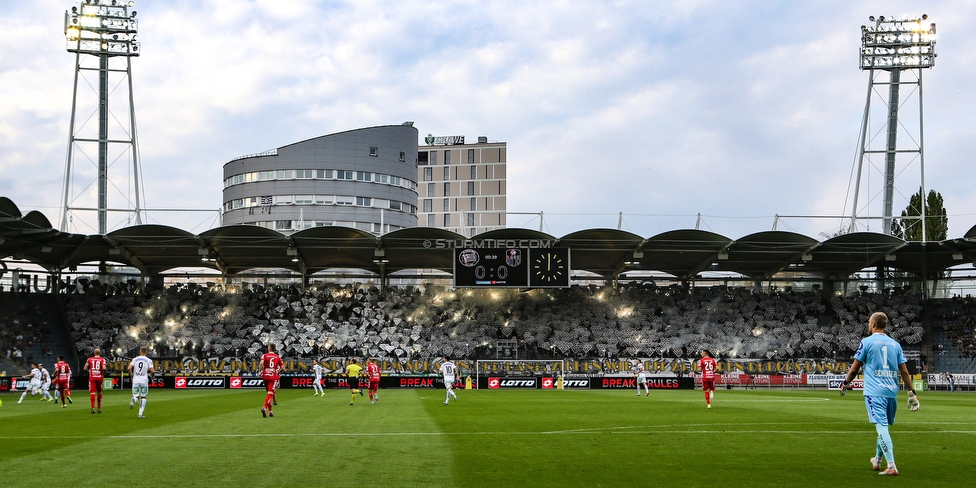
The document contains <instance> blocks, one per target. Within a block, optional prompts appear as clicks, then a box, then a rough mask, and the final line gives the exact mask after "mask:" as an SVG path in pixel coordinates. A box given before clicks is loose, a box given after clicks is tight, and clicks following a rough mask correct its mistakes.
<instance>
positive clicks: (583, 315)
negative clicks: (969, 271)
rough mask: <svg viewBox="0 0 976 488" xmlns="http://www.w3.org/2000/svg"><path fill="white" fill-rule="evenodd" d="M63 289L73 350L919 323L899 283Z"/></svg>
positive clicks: (907, 331) (198, 352) (380, 346)
mask: <svg viewBox="0 0 976 488" xmlns="http://www.w3.org/2000/svg"><path fill="white" fill-rule="evenodd" d="M69 291H70V293H68V294H67V295H65V302H66V314H67V318H68V323H69V325H70V327H71V334H72V336H73V339H74V342H75V344H76V346H77V348H78V351H79V353H80V354H81V355H88V354H90V353H91V352H92V350H93V349H94V348H96V347H101V348H102V349H103V350H106V351H107V352H108V353H109V354H115V355H119V356H130V355H132V352H133V351H135V350H136V349H137V348H138V346H139V345H142V344H148V345H150V347H151V348H152V349H153V352H154V354H155V355H157V356H191V357H234V356H236V357H245V358H253V357H256V356H258V355H260V353H261V351H262V350H263V349H264V345H265V344H267V343H269V342H275V343H276V344H277V345H278V346H279V350H280V351H281V352H282V354H283V355H285V356H290V357H313V356H343V355H368V356H385V357H393V358H401V359H405V358H418V359H426V358H429V357H437V356H443V355H448V356H452V357H458V358H487V357H495V352H496V351H495V347H496V342H497V341H498V340H500V339H502V340H504V339H509V340H511V341H514V342H515V343H516V344H517V348H518V350H519V357H525V358H542V359H545V358H557V357H558V358H582V357H688V356H690V355H694V354H695V353H696V352H697V350H698V349H700V348H702V347H707V348H709V349H711V350H712V351H713V352H715V353H717V354H718V355H719V356H720V357H740V358H763V359H788V358H832V357H836V356H838V355H842V356H843V357H850V355H851V354H852V353H853V351H854V350H855V349H856V348H857V345H858V343H859V341H860V340H861V339H862V338H863V337H864V336H865V335H866V333H867V330H866V324H867V319H868V316H869V315H870V314H871V313H872V312H875V311H883V312H885V313H887V314H888V316H889V318H890V320H891V326H890V327H889V330H888V332H889V334H890V335H892V337H894V338H896V339H898V340H900V341H901V342H902V343H903V344H906V345H909V346H911V345H918V344H920V343H921V340H922V335H923V328H922V326H921V323H920V322H921V318H920V315H921V310H922V305H921V303H920V299H919V297H918V295H917V294H913V293H908V292H905V293H884V294H873V293H865V292H857V293H855V294H853V295H850V296H847V297H839V296H834V295H832V294H823V293H820V292H818V291H807V292H794V291H792V290H790V289H789V288H787V289H784V290H780V291H773V292H763V293H757V292H754V291H752V290H748V289H744V288H727V287H721V286H719V287H706V288H702V287H683V286H670V287H655V286H631V287H622V288H620V289H612V288H601V287H595V286H590V287H572V288H568V289H555V290H531V291H519V290H498V289H494V290H477V289H476V290H451V289H447V288H443V287H439V286H435V285H426V286H421V287H390V288H387V289H385V290H383V291H380V290H379V289H377V288H376V287H374V286H370V285H328V286H313V287H310V288H308V289H302V288H300V287H298V286H277V285H271V286H268V287H264V286H258V285H245V286H226V287H225V286H223V285H219V284H212V285H210V284H208V285H207V286H203V285H197V284H194V283H186V284H179V285H173V286H170V287H167V288H165V289H162V290H154V291H148V292H144V291H141V290H139V289H138V287H136V286H134V284H133V283H121V284H115V285H109V286H105V285H99V284H97V283H89V284H87V285H86V286H84V287H76V288H71V289H69ZM970 326H971V322H970ZM970 330H971V329H970Z"/></svg>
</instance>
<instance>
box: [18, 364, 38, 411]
mask: <svg viewBox="0 0 976 488" xmlns="http://www.w3.org/2000/svg"><path fill="white" fill-rule="evenodd" d="M22 378H30V379H31V380H30V386H29V387H28V388H27V389H26V390H24V393H23V394H22V395H20V400H17V403H20V402H22V401H24V397H26V396H27V393H28V392H30V394H31V396H34V395H36V394H37V392H38V391H40V390H41V370H39V369H37V365H36V364H33V363H31V372H30V373H29V374H25V375H24V376H22Z"/></svg>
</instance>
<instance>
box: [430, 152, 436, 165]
mask: <svg viewBox="0 0 976 488" xmlns="http://www.w3.org/2000/svg"><path fill="white" fill-rule="evenodd" d="M430 165H431V166H436V165H437V151H431V152H430Z"/></svg>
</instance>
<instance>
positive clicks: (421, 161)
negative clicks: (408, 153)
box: [417, 151, 429, 166]
mask: <svg viewBox="0 0 976 488" xmlns="http://www.w3.org/2000/svg"><path fill="white" fill-rule="evenodd" d="M427 164H429V160H428V159H427V151H420V152H419V153H417V166H426V165H427Z"/></svg>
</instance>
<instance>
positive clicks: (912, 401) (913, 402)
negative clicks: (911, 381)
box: [908, 390, 920, 412]
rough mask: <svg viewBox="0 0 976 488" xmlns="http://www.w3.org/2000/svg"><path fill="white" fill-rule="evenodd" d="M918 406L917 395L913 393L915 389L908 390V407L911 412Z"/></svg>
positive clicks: (915, 410)
mask: <svg viewBox="0 0 976 488" xmlns="http://www.w3.org/2000/svg"><path fill="white" fill-rule="evenodd" d="M919 406H920V405H919V403H918V395H916V394H915V390H909V391H908V409H909V410H911V411H913V412H917V411H918V407H919Z"/></svg>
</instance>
